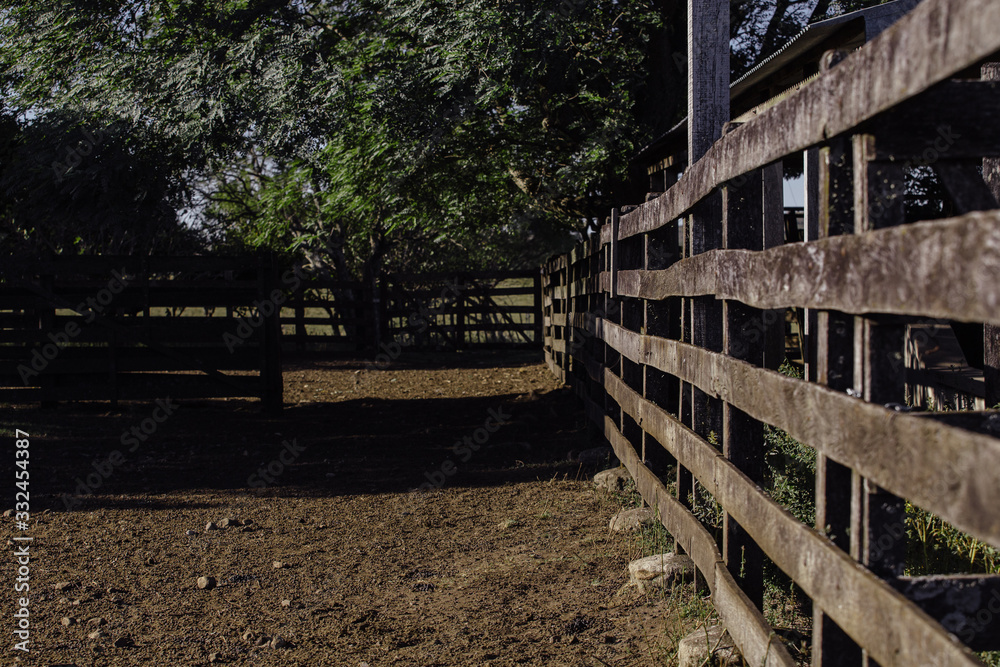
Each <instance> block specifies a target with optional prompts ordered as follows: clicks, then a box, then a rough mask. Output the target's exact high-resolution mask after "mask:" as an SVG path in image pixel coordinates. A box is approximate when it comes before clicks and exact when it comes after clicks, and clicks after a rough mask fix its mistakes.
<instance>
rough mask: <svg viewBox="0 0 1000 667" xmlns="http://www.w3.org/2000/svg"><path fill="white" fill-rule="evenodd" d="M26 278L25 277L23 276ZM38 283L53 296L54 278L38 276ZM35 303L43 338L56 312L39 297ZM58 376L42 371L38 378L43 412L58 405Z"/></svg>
mask: <svg viewBox="0 0 1000 667" xmlns="http://www.w3.org/2000/svg"><path fill="white" fill-rule="evenodd" d="M25 277H26V278H27V276H25ZM39 283H40V284H41V286H42V290H43V291H44V293H45V294H55V277H54V276H53V275H51V274H47V275H40V276H39ZM36 299H39V300H38V301H36V303H39V305H40V306H41V308H40V309H39V310H38V328H39V329H40V330H41V331H42V335H43V336H45V335H47V334H49V333H52V332H53V331H54V330H55V326H56V310H55V305H54V304H42V303H41V301H40V297H36ZM57 378H58V376H57V375H55V374H54V373H51V372H49V373H47V372H45V371H44V370H43V371H42V372H41V374H40V375H39V377H38V386H39V387H40V388H41V395H42V401H41V407H42V409H44V410H50V409H53V408H55V407H56V406H57V405H59V401H58V384H57V382H58V379H57Z"/></svg>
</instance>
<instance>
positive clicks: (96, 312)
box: [0, 256, 542, 411]
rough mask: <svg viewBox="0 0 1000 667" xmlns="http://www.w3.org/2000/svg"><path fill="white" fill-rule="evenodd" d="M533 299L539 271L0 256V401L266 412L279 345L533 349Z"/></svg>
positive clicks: (272, 402) (272, 403) (275, 402)
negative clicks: (340, 276) (242, 407)
mask: <svg viewBox="0 0 1000 667" xmlns="http://www.w3.org/2000/svg"><path fill="white" fill-rule="evenodd" d="M540 304H541V274H540V272H539V271H537V270H536V271H520V272H517V271H508V272H489V273H487V272H479V273H463V274H438V275H432V274H417V275H388V276H384V277H383V278H382V279H381V280H380V281H379V290H378V294H377V295H375V294H371V293H366V292H365V291H364V290H363V288H362V285H361V283H356V282H335V281H324V280H317V279H313V278H312V277H310V276H308V275H306V274H305V273H304V272H301V271H294V270H291V269H288V270H280V269H279V268H278V267H277V266H276V265H275V264H274V260H273V258H270V257H113V256H95V257H59V258H54V259H51V260H47V261H18V260H17V259H15V258H0V402H10V403H27V402H40V403H43V404H52V403H56V402H59V401H73V400H102V401H110V402H112V403H114V402H117V401H119V400H148V399H155V398H164V397H167V396H169V397H170V398H175V399H182V398H223V397H225V398H245V397H259V398H260V399H261V401H262V404H263V406H264V407H265V408H266V409H268V410H271V411H277V410H279V409H280V408H281V405H282V373H281V355H282V349H283V348H286V349H288V350H293V349H294V350H297V351H302V352H307V351H319V352H322V353H329V352H333V351H337V350H340V351H346V352H349V353H351V354H354V353H356V352H358V351H363V352H364V353H372V352H373V351H374V352H375V353H381V351H382V350H383V349H390V350H393V349H396V348H394V347H393V345H394V344H398V345H405V346H406V347H407V348H408V349H409V348H415V349H429V348H432V349H436V348H446V349H462V348H517V347H533V348H536V349H537V348H540V347H541V328H542V322H541V317H540V316H539V315H538V313H540V312H541V305H540ZM399 341H403V342H402V343H399ZM400 349H401V347H400ZM390 356H393V358H394V355H390Z"/></svg>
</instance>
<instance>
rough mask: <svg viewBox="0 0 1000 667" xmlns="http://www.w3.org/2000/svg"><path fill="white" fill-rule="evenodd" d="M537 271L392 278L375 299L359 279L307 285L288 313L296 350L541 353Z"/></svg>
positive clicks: (285, 319)
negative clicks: (398, 344) (395, 345)
mask: <svg viewBox="0 0 1000 667" xmlns="http://www.w3.org/2000/svg"><path fill="white" fill-rule="evenodd" d="M540 312H541V275H540V273H539V272H538V271H537V270H536V271H488V272H487V271H480V272H463V273H436V274H432V273H421V274H402V273H396V274H388V275H385V276H383V277H382V278H381V279H380V280H379V281H378V288H377V290H376V293H375V294H372V291H371V290H369V291H367V292H366V291H365V290H364V289H363V286H362V284H361V283H360V282H331V281H324V280H307V281H306V282H304V283H303V285H302V287H301V288H300V289H299V290H298V291H297V292H296V293H295V295H294V296H293V298H292V299H291V300H290V301H289V303H288V304H287V305H286V307H285V308H284V309H283V310H282V315H281V323H282V331H283V333H284V336H285V339H286V341H292V342H293V343H294V348H295V349H296V350H298V351H310V350H326V351H331V350H368V349H372V348H374V347H376V343H385V344H389V343H391V342H392V341H397V340H404V341H405V342H406V344H407V346H408V347H410V348H413V349H424V350H426V349H448V350H456V349H465V348H476V349H486V348H517V347H532V348H541V345H542V337H541V330H542V322H541V317H540V315H538V313H540Z"/></svg>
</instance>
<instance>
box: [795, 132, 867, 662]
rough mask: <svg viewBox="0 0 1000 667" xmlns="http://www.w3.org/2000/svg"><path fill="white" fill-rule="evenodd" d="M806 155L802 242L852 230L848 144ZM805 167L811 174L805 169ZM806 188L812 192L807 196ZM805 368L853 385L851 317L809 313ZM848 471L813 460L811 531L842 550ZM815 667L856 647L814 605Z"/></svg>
mask: <svg viewBox="0 0 1000 667" xmlns="http://www.w3.org/2000/svg"><path fill="white" fill-rule="evenodd" d="M813 150H814V151H815V152H814V153H813V154H812V155H811V156H810V155H809V154H807V155H806V184H807V185H806V187H807V190H806V192H807V197H806V207H807V208H806V240H807V241H816V240H818V239H821V238H826V237H828V236H838V235H840V234H846V233H851V232H853V231H854V212H853V204H854V201H853V187H854V185H853V175H852V172H853V159H852V147H851V145H850V143H849V142H848V141H847V140H845V139H843V138H838V139H834V140H833V141H831V142H830V144H829V145H828V146H825V147H824V148H822V149H813ZM810 168H812V169H814V171H810ZM810 190H811V194H810ZM807 317H808V320H809V322H810V326H811V327H812V328H811V330H810V332H809V339H810V341H809V349H810V352H809V353H808V354H809V357H810V360H811V363H810V366H809V367H808V368H807V373H808V374H807V379H808V380H809V381H811V382H817V383H819V384H824V385H826V386H828V387H830V388H831V389H834V390H837V391H845V392H846V391H847V390H849V389H852V388H853V386H854V317H853V316H849V315H845V314H843V313H838V312H830V311H810V312H809V313H808V315H807ZM852 477H853V473H852V471H851V469H850V468H848V467H847V466H844V465H841V464H839V463H837V462H836V461H833V460H831V459H828V458H827V457H826V456H823V455H822V454H818V455H817V456H816V529H817V530H818V531H820V532H822V533H824V534H825V535H826V536H827V537H828V538H830V540H832V541H833V543H834V544H836V545H837V546H839V547H840V548H841V549H843V550H844V551H845V552H850V547H851V508H852V505H853V504H854V489H853V485H852ZM812 664H813V665H814V667H820V666H822V667H857V666H858V665H860V664H861V649H860V648H859V647H858V645H857V644H855V643H854V641H853V640H852V639H851V638H850V637H848V636H847V633H845V632H844V631H843V630H842V629H841V628H840V626H838V625H837V624H836V623H834V622H833V620H832V619H830V618H829V617H828V616H827V615H826V614H825V613H824V612H823V610H822V609H821V608H820V607H819V606H818V605H814V606H813V647H812Z"/></svg>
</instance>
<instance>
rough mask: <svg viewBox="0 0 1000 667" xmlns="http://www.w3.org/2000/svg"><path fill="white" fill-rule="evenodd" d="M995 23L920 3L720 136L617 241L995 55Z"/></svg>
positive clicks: (978, 6) (929, 1)
mask: <svg viewBox="0 0 1000 667" xmlns="http://www.w3.org/2000/svg"><path fill="white" fill-rule="evenodd" d="M997 25H1000V3H997V2H996V1H995V0H924V1H923V2H921V3H920V4H919V5H918V6H917V7H916V8H915V9H914V10H913V11H912V12H910V13H909V14H908V15H906V16H904V17H903V18H902V19H900V20H899V21H898V22H897V23H896V24H895V25H893V26H892V27H891V28H889V29H888V30H886V31H885V32H883V33H882V34H880V35H879V36H878V37H876V38H875V39H874V40H872V41H871V42H870V43H868V44H867V45H865V46H864V47H863V48H861V49H860V50H858V51H855V52H854V53H852V54H851V55H849V56H848V57H847V58H846V59H845V60H844V61H843V62H841V63H840V64H839V65H837V66H836V67H834V68H832V69H831V70H829V71H827V72H825V73H822V74H821V75H820V76H819V77H818V78H816V79H815V80H814V81H812V82H811V83H809V84H807V85H805V86H803V87H802V88H801V89H800V90H798V91H797V92H794V93H792V94H791V95H789V96H788V97H787V98H786V99H784V100H782V101H781V102H779V103H778V104H776V105H775V106H773V107H771V108H770V109H767V110H766V111H763V112H762V113H760V114H759V115H757V116H756V117H754V118H752V119H751V120H749V121H747V122H746V123H744V124H743V125H741V126H739V127H737V128H736V129H735V130H733V131H732V132H730V133H728V134H726V135H724V136H723V137H722V138H721V139H720V140H719V141H717V142H716V143H715V144H714V145H713V146H712V147H711V148H710V149H709V150H708V152H707V153H706V154H705V156H704V157H702V158H701V159H700V160H698V161H697V162H696V163H694V164H693V165H691V166H690V167H688V169H687V170H685V172H684V175H683V176H681V179H680V180H679V181H678V182H677V183H676V184H674V185H673V186H672V187H671V188H670V189H669V190H667V192H665V193H664V194H662V195H660V196H659V197H657V198H656V199H654V200H653V201H651V202H647V203H645V204H642V205H640V206H639V207H638V208H637V209H636V210H635V211H632V212H630V213H627V214H624V215H622V217H621V221H620V229H619V238H620V239H624V238H628V237H630V236H635V235H636V234H642V233H645V232H650V231H652V230H654V229H657V228H659V227H662V226H663V225H666V224H669V223H670V222H672V221H673V220H675V219H677V218H679V217H681V216H682V215H684V214H685V213H686V212H687V211H688V210H690V209H691V208H692V207H693V206H694V205H695V204H696V203H697V202H699V201H701V200H702V199H703V198H705V197H706V196H707V195H708V194H709V193H711V192H712V190H714V189H715V188H717V187H719V186H720V185H722V184H723V183H725V182H727V181H730V180H733V179H736V178H738V177H739V176H741V175H743V174H745V173H748V172H750V171H752V170H754V169H759V168H761V167H763V166H766V165H768V164H770V163H772V162H774V161H776V160H779V159H781V158H784V157H785V156H787V155H791V154H793V153H798V152H800V151H803V150H805V149H807V148H809V147H811V146H815V145H817V144H820V143H822V142H824V141H826V140H827V139H828V138H829V137H833V136H836V135H839V134H843V133H845V132H848V131H850V130H851V129H853V128H855V127H857V126H859V125H860V124H862V123H863V122H865V121H868V120H870V119H873V118H875V117H876V116H878V115H879V114H880V113H882V112H885V111H887V110H889V109H891V108H892V107H894V106H896V105H898V104H901V103H902V102H905V101H907V100H909V99H910V98H912V97H914V96H916V95H918V94H920V93H922V92H924V91H926V90H928V89H929V88H930V87H931V86H933V85H935V84H937V83H940V82H942V81H944V80H945V79H947V78H949V77H951V76H952V75H954V74H957V73H958V72H961V71H962V70H964V69H966V68H968V67H970V66H972V65H974V64H976V63H978V62H979V61H981V60H983V59H984V58H987V57H988V56H990V55H992V54H994V53H996V52H997V51H998V50H1000V30H997V29H996V26H997ZM608 240H610V233H609V236H608Z"/></svg>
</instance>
